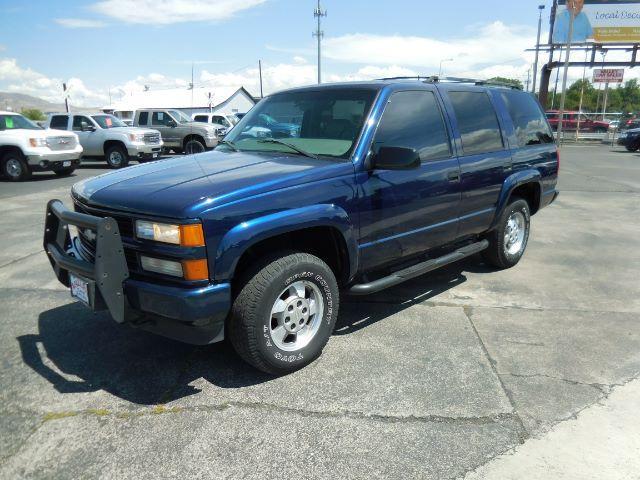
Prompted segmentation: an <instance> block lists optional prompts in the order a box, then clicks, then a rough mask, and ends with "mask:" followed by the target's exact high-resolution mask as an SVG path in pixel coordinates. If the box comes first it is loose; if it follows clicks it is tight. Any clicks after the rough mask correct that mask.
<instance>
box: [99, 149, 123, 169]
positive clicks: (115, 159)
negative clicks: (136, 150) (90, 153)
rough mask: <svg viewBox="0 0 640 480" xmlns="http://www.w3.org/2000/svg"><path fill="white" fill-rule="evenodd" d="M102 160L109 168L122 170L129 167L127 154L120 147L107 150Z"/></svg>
mask: <svg viewBox="0 0 640 480" xmlns="http://www.w3.org/2000/svg"><path fill="white" fill-rule="evenodd" d="M104 158H105V160H106V161H107V164H108V165H109V166H110V167H111V168H124V167H126V166H127V165H129V154H128V153H127V150H126V149H125V148H124V147H123V146H122V145H112V146H110V147H109V148H107V151H106V152H104Z"/></svg>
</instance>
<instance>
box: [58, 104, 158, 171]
mask: <svg viewBox="0 0 640 480" xmlns="http://www.w3.org/2000/svg"><path fill="white" fill-rule="evenodd" d="M46 127H47V128H56V129H59V130H72V131H73V132H75V133H76V134H77V135H78V137H79V138H80V144H81V145H82V147H83V148H84V156H85V157H103V158H104V159H105V160H106V161H107V164H109V166H110V167H111V168H122V167H126V166H127V165H128V164H129V161H130V160H138V161H139V162H144V161H146V160H156V159H158V158H159V157H160V154H161V153H162V147H163V145H164V143H163V141H162V136H161V135H160V132H159V131H158V130H152V129H149V128H136V127H128V126H127V125H126V124H125V123H123V122H122V120H120V119H119V118H118V117H116V116H114V115H109V114H106V113H96V114H91V115H86V114H78V113H74V114H72V113H55V114H52V115H49V118H48V120H47V123H46Z"/></svg>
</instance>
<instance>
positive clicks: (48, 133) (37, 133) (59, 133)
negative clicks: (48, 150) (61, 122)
mask: <svg viewBox="0 0 640 480" xmlns="http://www.w3.org/2000/svg"><path fill="white" fill-rule="evenodd" d="M25 131H26V130H25ZM29 135H30V136H31V137H38V138H43V137H77V135H76V134H75V133H73V132H69V131H68V130H56V129H54V128H47V129H46V130H29Z"/></svg>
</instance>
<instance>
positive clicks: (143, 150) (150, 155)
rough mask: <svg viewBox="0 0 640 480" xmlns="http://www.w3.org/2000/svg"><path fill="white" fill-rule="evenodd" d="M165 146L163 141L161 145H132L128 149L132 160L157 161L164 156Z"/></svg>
mask: <svg viewBox="0 0 640 480" xmlns="http://www.w3.org/2000/svg"><path fill="white" fill-rule="evenodd" d="M163 146H164V143H163V142H162V141H161V142H160V143H151V144H147V143H144V144H143V143H141V144H132V145H129V146H128V147H127V153H128V154H129V157H131V158H141V159H145V160H149V159H157V158H160V155H162V147H163Z"/></svg>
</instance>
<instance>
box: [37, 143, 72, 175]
mask: <svg viewBox="0 0 640 480" xmlns="http://www.w3.org/2000/svg"><path fill="white" fill-rule="evenodd" d="M81 155H82V147H80V146H78V147H77V148H75V149H73V150H63V151H48V152H47V151H45V152H42V153H32V154H31V155H27V163H28V164H29V167H30V168H31V169H32V170H33V171H44V170H56V169H58V168H66V167H63V162H66V161H71V165H73V166H76V167H77V166H78V165H80V156H81Z"/></svg>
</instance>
